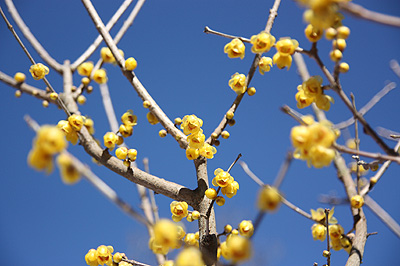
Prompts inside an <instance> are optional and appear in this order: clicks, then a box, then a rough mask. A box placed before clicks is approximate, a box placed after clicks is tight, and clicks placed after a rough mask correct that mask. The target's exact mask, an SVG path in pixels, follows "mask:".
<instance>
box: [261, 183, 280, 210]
mask: <svg viewBox="0 0 400 266" xmlns="http://www.w3.org/2000/svg"><path fill="white" fill-rule="evenodd" d="M281 201H282V196H281V195H280V194H279V192H278V190H277V189H276V188H275V187H271V186H269V185H266V186H264V187H263V188H262V189H261V191H260V193H259V194H258V208H259V209H260V210H262V211H274V210H276V208H277V207H278V206H279V204H280V203H281Z"/></svg>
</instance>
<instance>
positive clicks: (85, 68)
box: [78, 62, 93, 77]
mask: <svg viewBox="0 0 400 266" xmlns="http://www.w3.org/2000/svg"><path fill="white" fill-rule="evenodd" d="M92 70H93V62H84V63H82V64H80V65H79V66H78V74H79V75H81V76H86V77H89V76H90V74H91V73H92Z"/></svg>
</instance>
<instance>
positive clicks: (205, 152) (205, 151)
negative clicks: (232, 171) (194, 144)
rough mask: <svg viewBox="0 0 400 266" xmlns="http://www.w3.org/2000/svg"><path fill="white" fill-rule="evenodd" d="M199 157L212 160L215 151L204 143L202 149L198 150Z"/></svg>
mask: <svg viewBox="0 0 400 266" xmlns="http://www.w3.org/2000/svg"><path fill="white" fill-rule="evenodd" d="M199 152H200V155H201V156H204V157H206V158H207V159H212V158H214V154H216V153H217V149H216V148H215V147H213V146H211V145H210V144H208V143H204V145H203V147H201V148H200V149H199Z"/></svg>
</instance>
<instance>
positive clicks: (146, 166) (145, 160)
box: [143, 158, 160, 222]
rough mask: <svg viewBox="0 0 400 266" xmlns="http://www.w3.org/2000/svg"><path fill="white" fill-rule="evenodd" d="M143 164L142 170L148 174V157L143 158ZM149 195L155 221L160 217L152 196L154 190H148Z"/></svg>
mask: <svg viewBox="0 0 400 266" xmlns="http://www.w3.org/2000/svg"><path fill="white" fill-rule="evenodd" d="M143 165H144V170H145V171H146V173H148V174H150V168H149V159H148V158H144V159H143ZM149 195H150V202H151V207H152V210H153V215H154V219H155V221H156V222H157V221H158V220H159V219H160V216H159V214H158V207H157V204H156V198H155V197H154V191H153V190H149Z"/></svg>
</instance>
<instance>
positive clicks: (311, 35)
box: [304, 24, 324, 42]
mask: <svg viewBox="0 0 400 266" xmlns="http://www.w3.org/2000/svg"><path fill="white" fill-rule="evenodd" d="M323 33H324V31H323V30H322V29H319V28H316V27H314V26H313V25H311V24H308V25H307V27H306V29H305V30H304V34H305V35H306V37H307V39H308V40H309V41H310V42H317V41H319V40H320V39H321V38H322V34H323Z"/></svg>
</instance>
